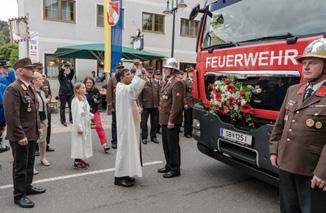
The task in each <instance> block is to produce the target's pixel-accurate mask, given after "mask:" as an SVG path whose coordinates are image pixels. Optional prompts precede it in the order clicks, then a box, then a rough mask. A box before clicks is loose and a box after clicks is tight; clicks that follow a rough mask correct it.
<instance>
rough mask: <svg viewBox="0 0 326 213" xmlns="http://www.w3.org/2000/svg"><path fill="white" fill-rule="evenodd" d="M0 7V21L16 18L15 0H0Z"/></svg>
mask: <svg viewBox="0 0 326 213" xmlns="http://www.w3.org/2000/svg"><path fill="white" fill-rule="evenodd" d="M0 5H1V6H0V20H3V21H8V18H15V17H17V16H18V8H17V0H0Z"/></svg>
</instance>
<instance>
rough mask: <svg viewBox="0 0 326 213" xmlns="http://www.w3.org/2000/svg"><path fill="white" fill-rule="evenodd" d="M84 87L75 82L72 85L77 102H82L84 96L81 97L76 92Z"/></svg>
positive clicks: (81, 83) (80, 83)
mask: <svg viewBox="0 0 326 213" xmlns="http://www.w3.org/2000/svg"><path fill="white" fill-rule="evenodd" d="M83 85H84V86H85V84H84V83H83V82H77V83H75V85H74V94H75V97H76V98H77V99H78V100H79V101H82V100H83V99H84V96H83V95H80V94H78V90H79V89H80V88H81V87H82V86H83Z"/></svg>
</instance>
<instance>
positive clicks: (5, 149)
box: [0, 146, 10, 153]
mask: <svg viewBox="0 0 326 213" xmlns="http://www.w3.org/2000/svg"><path fill="white" fill-rule="evenodd" d="M9 150H10V148H9V146H5V147H1V148H0V153H2V152H7V151H9Z"/></svg>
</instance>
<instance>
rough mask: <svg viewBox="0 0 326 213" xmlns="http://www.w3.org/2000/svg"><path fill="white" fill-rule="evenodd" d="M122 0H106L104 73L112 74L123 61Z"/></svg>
mask: <svg viewBox="0 0 326 213" xmlns="http://www.w3.org/2000/svg"><path fill="white" fill-rule="evenodd" d="M121 5H122V0H104V37H105V38H104V46H105V47H104V49H105V56H104V72H105V73H110V72H111V71H112V70H114V68H115V65H116V64H117V63H118V62H119V61H120V59H121V54H122V53H121V52H122V44H121V43H122V39H121V38H122V21H121V20H120V14H121Z"/></svg>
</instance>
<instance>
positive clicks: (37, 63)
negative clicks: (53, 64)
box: [33, 62, 43, 69]
mask: <svg viewBox="0 0 326 213" xmlns="http://www.w3.org/2000/svg"><path fill="white" fill-rule="evenodd" d="M33 65H34V66H35V67H36V68H38V69H43V64H42V63H40V62H36V63H33Z"/></svg>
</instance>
